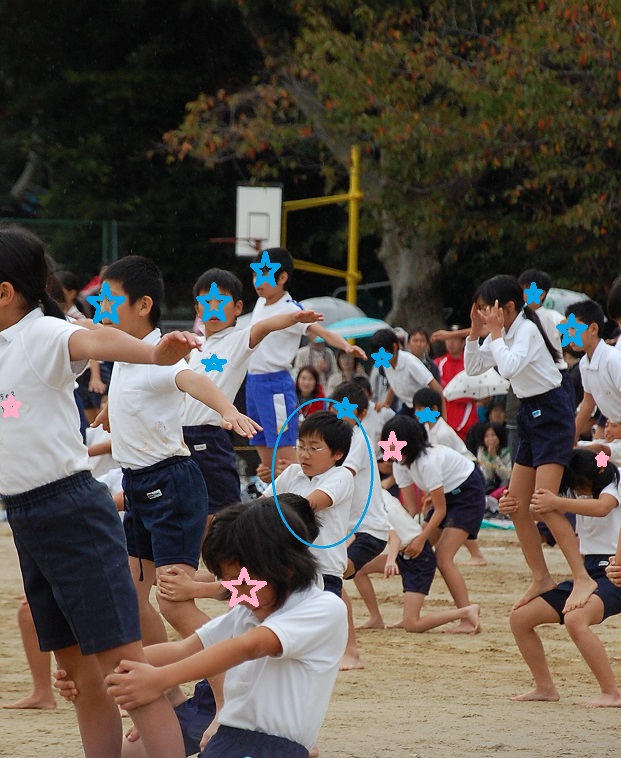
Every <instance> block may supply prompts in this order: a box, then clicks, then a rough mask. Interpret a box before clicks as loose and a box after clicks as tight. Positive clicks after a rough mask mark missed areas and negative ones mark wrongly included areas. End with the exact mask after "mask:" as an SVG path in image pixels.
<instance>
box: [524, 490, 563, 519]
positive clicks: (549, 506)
mask: <svg viewBox="0 0 621 758" xmlns="http://www.w3.org/2000/svg"><path fill="white" fill-rule="evenodd" d="M530 509H531V511H533V512H534V513H537V514H541V513H552V512H553V511H557V510H558V505H557V498H556V495H555V494H554V493H553V492H550V490H544V489H538V490H535V491H534V492H533V496H532V498H531V501H530Z"/></svg>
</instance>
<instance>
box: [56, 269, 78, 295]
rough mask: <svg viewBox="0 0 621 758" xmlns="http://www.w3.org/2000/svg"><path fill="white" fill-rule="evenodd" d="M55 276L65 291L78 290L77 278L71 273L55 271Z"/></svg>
mask: <svg viewBox="0 0 621 758" xmlns="http://www.w3.org/2000/svg"><path fill="white" fill-rule="evenodd" d="M55 275H56V277H57V278H58V279H59V280H60V283H61V284H62V286H63V287H64V288H65V289H66V290H78V291H79V290H80V285H79V284H78V277H77V276H76V275H75V274H74V273H73V271H56V272H55Z"/></svg>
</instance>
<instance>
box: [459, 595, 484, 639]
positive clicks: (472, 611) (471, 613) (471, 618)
mask: <svg viewBox="0 0 621 758" xmlns="http://www.w3.org/2000/svg"><path fill="white" fill-rule="evenodd" d="M463 620H464V621H466V622H468V623H470V624H472V626H473V627H474V631H473V632H471V634H478V633H479V632H480V631H481V609H480V607H479V606H478V605H476V604H474V603H473V604H472V605H468V606H466V616H465V618H464V619H463Z"/></svg>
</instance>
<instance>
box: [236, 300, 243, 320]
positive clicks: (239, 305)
mask: <svg viewBox="0 0 621 758" xmlns="http://www.w3.org/2000/svg"><path fill="white" fill-rule="evenodd" d="M243 310H244V301H243V300H237V302H236V303H235V318H237V316H241V312H242V311H243Z"/></svg>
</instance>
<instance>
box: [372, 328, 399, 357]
mask: <svg viewBox="0 0 621 758" xmlns="http://www.w3.org/2000/svg"><path fill="white" fill-rule="evenodd" d="M395 344H396V345H397V349H399V338H398V337H397V335H396V334H395V333H394V332H393V330H392V329H378V330H377V331H376V332H375V334H374V335H373V336H372V337H371V350H372V351H373V352H374V353H377V352H378V350H381V348H384V350H386V352H388V353H392V352H393V351H394V345H395Z"/></svg>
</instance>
